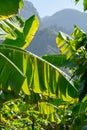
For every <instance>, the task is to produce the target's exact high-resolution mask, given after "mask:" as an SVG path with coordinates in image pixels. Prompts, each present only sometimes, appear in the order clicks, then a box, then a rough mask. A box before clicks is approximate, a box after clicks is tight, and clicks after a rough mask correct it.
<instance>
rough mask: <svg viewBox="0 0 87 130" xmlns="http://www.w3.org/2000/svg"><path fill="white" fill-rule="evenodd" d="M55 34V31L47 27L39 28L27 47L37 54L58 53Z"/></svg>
mask: <svg viewBox="0 0 87 130" xmlns="http://www.w3.org/2000/svg"><path fill="white" fill-rule="evenodd" d="M57 34H58V33H57V32H56V31H54V30H51V29H47V28H45V29H42V30H39V31H38V32H37V33H36V35H35V37H34V39H33V41H32V42H31V44H30V45H29V47H28V48H27V49H28V50H29V51H31V52H33V53H34V54H36V55H39V56H41V55H44V54H55V53H59V50H58V48H56V42H55V39H56V36H57Z"/></svg>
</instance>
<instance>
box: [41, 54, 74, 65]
mask: <svg viewBox="0 0 87 130" xmlns="http://www.w3.org/2000/svg"><path fill="white" fill-rule="evenodd" d="M42 58H43V59H45V60H46V61H48V62H50V63H51V64H53V65H54V66H57V67H70V66H71V65H72V63H71V62H70V61H69V60H67V58H66V55H62V54H56V55H52V54H50V55H44V56H42Z"/></svg>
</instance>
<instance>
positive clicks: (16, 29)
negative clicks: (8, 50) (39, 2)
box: [0, 15, 39, 49]
mask: <svg viewBox="0 0 87 130" xmlns="http://www.w3.org/2000/svg"><path fill="white" fill-rule="evenodd" d="M38 26H39V21H38V18H37V17H36V16H35V15H33V16H31V17H30V18H29V19H28V20H26V21H25V22H24V21H22V19H21V18H19V17H17V16H16V17H14V18H10V19H8V20H4V21H3V22H1V23H0V27H1V29H2V30H3V31H4V32H5V33H6V34H7V36H6V38H5V40H4V42H3V44H8V45H12V46H16V47H20V48H22V49H25V48H26V47H28V45H29V44H30V42H31V41H32V39H33V38H34V35H35V33H36V31H37V29H38Z"/></svg>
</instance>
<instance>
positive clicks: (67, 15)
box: [41, 9, 87, 34]
mask: <svg viewBox="0 0 87 130" xmlns="http://www.w3.org/2000/svg"><path fill="white" fill-rule="evenodd" d="M74 25H77V26H78V27H80V28H81V29H83V30H84V31H86V32H87V14H86V13H82V12H80V11H77V10H74V9H64V10H61V11H59V12H56V13H55V14H54V15H52V16H49V17H45V18H43V19H42V24H41V29H43V28H52V29H54V30H55V29H56V31H59V30H61V29H62V30H63V31H64V32H65V33H68V34H70V33H71V32H72V31H73V26H74Z"/></svg>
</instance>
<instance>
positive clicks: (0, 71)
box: [0, 52, 25, 93]
mask: <svg viewBox="0 0 87 130" xmlns="http://www.w3.org/2000/svg"><path fill="white" fill-rule="evenodd" d="M24 80H25V75H24V74H23V73H22V72H21V70H20V69H19V68H18V67H17V66H16V65H15V64H14V63H13V62H12V61H11V60H10V59H8V58H7V57H6V56H5V55H3V54H2V53H1V52H0V89H2V90H4V91H6V90H8V87H9V86H10V87H11V88H10V89H12V90H14V91H15V93H19V92H20V89H21V86H22V84H23V82H24Z"/></svg>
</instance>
